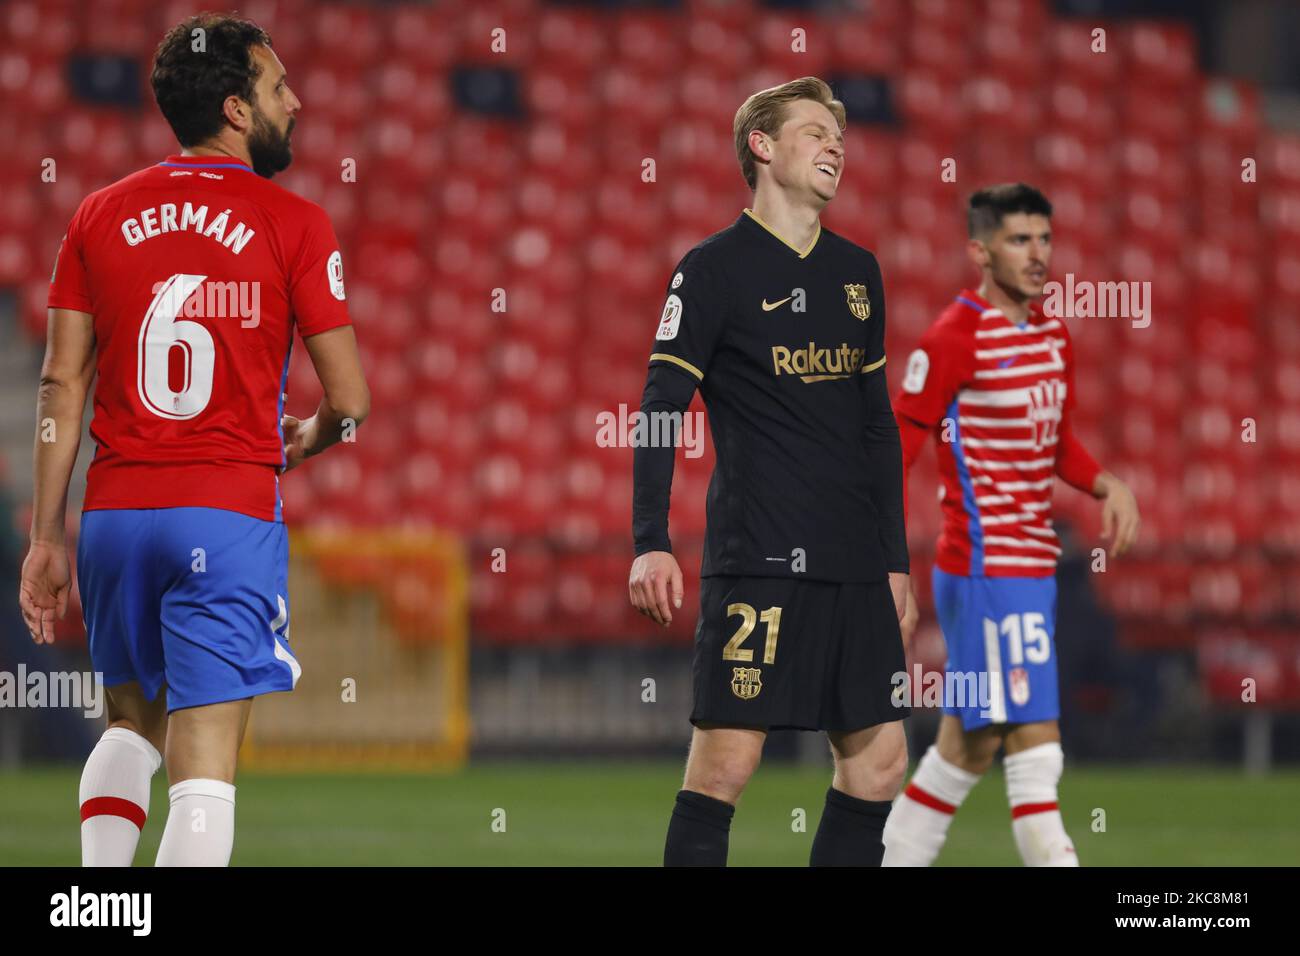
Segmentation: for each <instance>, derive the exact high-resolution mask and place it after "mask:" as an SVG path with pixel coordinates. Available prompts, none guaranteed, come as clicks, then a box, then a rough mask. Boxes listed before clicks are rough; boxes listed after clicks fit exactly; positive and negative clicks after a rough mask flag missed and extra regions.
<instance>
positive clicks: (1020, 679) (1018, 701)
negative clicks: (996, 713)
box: [1010, 667, 1029, 707]
mask: <svg viewBox="0 0 1300 956" xmlns="http://www.w3.org/2000/svg"><path fill="white" fill-rule="evenodd" d="M1010 676H1011V703H1013V704H1015V705H1016V706H1017V707H1024V706H1025V704H1027V703H1029V674H1028V672H1026V670H1025V669H1024V668H1023V667H1014V668H1012V669H1011V675H1010Z"/></svg>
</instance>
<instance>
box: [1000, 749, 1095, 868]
mask: <svg viewBox="0 0 1300 956" xmlns="http://www.w3.org/2000/svg"><path fill="white" fill-rule="evenodd" d="M1002 766H1003V768H1004V769H1005V770H1006V775H1007V801H1008V802H1009V803H1010V804H1011V832H1012V834H1013V835H1014V836H1015V838H1016V847H1017V848H1018V849H1019V850H1020V858H1021V859H1022V860H1024V861H1025V866H1078V865H1079V857H1078V855H1077V854H1076V853H1075V852H1074V844H1073V843H1071V842H1070V835H1069V834H1068V833H1066V832H1065V823H1064V822H1063V821H1062V820H1061V810H1060V808H1059V807H1058V806H1057V802H1056V785H1057V784H1058V783H1059V782H1060V780H1061V770H1062V768H1063V767H1064V766H1065V754H1064V753H1063V752H1062V751H1061V745H1060V744H1059V743H1048V744H1039V745H1038V746H1037V747H1030V748H1029V749H1028V750H1022V751H1021V752H1020V753H1018V754H1013V755H1012V756H1010V757H1006V758H1005V759H1004V760H1003V761H1002Z"/></svg>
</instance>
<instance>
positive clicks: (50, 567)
mask: <svg viewBox="0 0 1300 956" xmlns="http://www.w3.org/2000/svg"><path fill="white" fill-rule="evenodd" d="M71 589H72V570H71V568H70V567H69V566H68V549H67V546H66V545H64V544H62V543H60V544H52V543H49V542H42V541H33V542H32V548H31V550H30V551H28V552H27V558H26V560H25V561H23V573H22V580H21V582H20V583H19V585H18V606H19V607H20V608H22V612H23V620H24V621H26V622H27V630H28V631H29V632H30V633H31V635H32V640H33V641H35V642H36V643H37V644H53V643H54V615H55V613H57V614H58V615H59V617H60V618H62V617H63V615H65V614H67V613H68V594H69V592H70V591H71Z"/></svg>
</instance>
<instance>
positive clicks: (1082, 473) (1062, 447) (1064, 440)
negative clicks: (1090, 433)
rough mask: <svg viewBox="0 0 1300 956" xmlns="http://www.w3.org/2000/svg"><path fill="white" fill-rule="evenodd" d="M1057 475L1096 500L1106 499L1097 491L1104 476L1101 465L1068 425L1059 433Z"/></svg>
mask: <svg viewBox="0 0 1300 956" xmlns="http://www.w3.org/2000/svg"><path fill="white" fill-rule="evenodd" d="M1056 473H1057V474H1058V475H1060V476H1061V480H1062V481H1064V482H1065V483H1066V484H1068V485H1070V486H1072V487H1074V488H1078V489H1079V490H1080V491H1082V492H1086V493H1087V494H1090V495H1092V496H1093V497H1095V498H1101V497H1104V493H1102V492H1099V491H1098V489H1097V481H1098V479H1099V478H1100V476H1101V474H1102V470H1101V465H1099V464H1097V462H1096V460H1095V459H1094V458H1093V457H1092V455H1090V454H1088V450H1087V449H1086V448H1084V447H1083V442H1081V441H1079V438H1078V436H1076V435H1075V434H1074V429H1073V428H1071V427H1070V426H1069V425H1068V424H1066V425H1064V426H1063V427H1062V428H1061V429H1060V430H1059V431H1058V432H1057V441H1056Z"/></svg>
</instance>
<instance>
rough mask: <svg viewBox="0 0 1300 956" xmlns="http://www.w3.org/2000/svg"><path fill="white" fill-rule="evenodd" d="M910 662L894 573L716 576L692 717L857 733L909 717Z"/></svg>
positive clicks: (700, 636) (707, 583)
mask: <svg viewBox="0 0 1300 956" xmlns="http://www.w3.org/2000/svg"><path fill="white" fill-rule="evenodd" d="M905 667H906V663H905V660H904V655H903V638H902V634H901V633H900V631H899V629H898V617H897V614H896V613H895V610H894V599H893V596H892V594H891V593H890V590H889V583H888V582H887V581H880V582H873V583H868V584H864V583H846V584H841V583H832V582H827V581H801V580H798V579H797V578H759V577H707V578H704V579H703V580H702V582H701V587H700V619H699V623H698V624H697V625H696V628H695V673H694V683H695V704H694V708H693V709H692V711H691V723H692V724H701V723H703V724H721V725H724V726H735V727H755V728H763V729H767V730H780V729H795V730H829V731H850V730H861V729H863V728H865V727H873V726H875V725H876V724H882V723H887V722H889V721H892V720H902V719H903V718H905V717H907V716H908V715H909V714H910V713H911V711H910V710H909V709H908V708H907V707H906V706H904V705H903V693H902V691H899V690H898V689H897V688H898V687H899V683H898V677H897V675H900V674H902V673H903V672H904V669H905Z"/></svg>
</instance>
